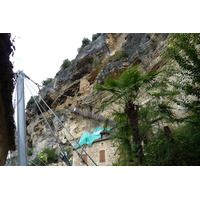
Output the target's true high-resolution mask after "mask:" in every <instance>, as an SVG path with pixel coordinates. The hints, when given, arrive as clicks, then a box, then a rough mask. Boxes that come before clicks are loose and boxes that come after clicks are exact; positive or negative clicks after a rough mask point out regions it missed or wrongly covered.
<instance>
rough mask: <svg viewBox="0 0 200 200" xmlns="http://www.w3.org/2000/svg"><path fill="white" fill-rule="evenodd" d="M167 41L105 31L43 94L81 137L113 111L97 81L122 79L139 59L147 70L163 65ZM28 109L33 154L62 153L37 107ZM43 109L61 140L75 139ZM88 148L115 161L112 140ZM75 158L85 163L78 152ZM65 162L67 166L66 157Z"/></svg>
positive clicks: (108, 162) (76, 162) (164, 36)
mask: <svg viewBox="0 0 200 200" xmlns="http://www.w3.org/2000/svg"><path fill="white" fill-rule="evenodd" d="M166 42H167V34H153V33H140V34H139V33H138V34H136V33H115V34H111V33H110V34H109V33H107V34H101V36H100V37H99V38H98V39H97V40H95V41H94V42H92V43H91V44H90V45H88V46H86V47H85V48H83V49H82V50H81V51H80V52H79V53H78V55H77V57H76V58H75V59H74V60H73V62H72V64H71V65H70V66H69V67H68V68H67V69H65V70H62V71H60V72H59V73H57V75H56V76H55V78H54V80H53V81H52V82H51V83H49V84H48V85H47V86H46V87H44V88H43V89H42V90H41V92H40V95H41V96H42V98H44V100H45V101H46V102H47V104H48V105H49V106H50V107H51V108H52V109H53V110H54V112H55V113H56V114H57V116H58V117H59V118H60V120H61V121H62V122H63V124H65V125H66V127H68V129H69V131H70V132H71V133H72V134H73V136H74V137H75V138H77V139H79V138H80V136H81V135H82V133H84V132H90V133H91V132H93V130H94V128H95V127H97V126H99V127H103V125H104V121H105V119H106V118H108V117H109V114H110V111H109V109H107V110H106V111H104V112H101V111H100V110H99V108H98V106H99V105H100V103H101V102H102V100H103V99H105V98H106V97H107V94H106V93H105V92H98V91H96V90H94V89H93V87H94V85H95V84H97V83H98V84H103V83H104V81H105V78H107V77H114V78H117V77H118V76H119V75H120V74H121V73H122V72H123V71H124V70H125V69H126V68H127V67H129V66H133V65H136V64H140V65H141V66H142V68H143V70H144V71H146V72H148V71H151V70H156V69H158V68H161V67H163V66H164V65H165V61H164V60H163V58H162V53H163V51H164V46H165V45H166ZM40 102H41V103H42V101H41V100H40ZM26 114H27V134H28V146H29V147H30V148H32V150H33V155H32V156H31V157H30V159H33V158H34V157H35V156H36V155H37V154H38V153H40V152H41V151H42V150H43V149H44V148H47V147H48V148H54V149H56V151H57V152H58V153H59V151H60V150H59V146H58V144H57V143H56V141H55V139H54V138H53V137H52V136H51V132H50V130H49V129H48V126H47V125H46V124H45V122H44V120H43V118H42V117H41V115H40V114H39V111H38V109H37V108H36V106H35V107H33V108H31V109H28V110H27V113H26ZM44 114H45V116H46V117H47V118H48V119H49V120H50V122H51V125H52V128H53V129H54V130H57V131H56V133H55V134H56V136H57V137H58V138H59V140H60V142H61V143H62V144H63V145H66V146H67V140H69V141H72V138H71V137H70V136H69V134H68V133H67V131H66V130H65V129H64V128H62V127H61V126H60V125H59V123H58V121H57V120H56V118H55V117H54V116H53V115H52V114H51V113H50V112H49V111H48V112H44ZM51 119H52V120H51ZM66 138H67V139H66ZM72 143H73V141H72ZM73 144H75V143H73ZM104 147H105V148H104ZM86 149H87V151H88V152H90V153H91V155H92V156H93V157H94V160H96V162H97V163H98V164H100V165H112V163H113V162H114V160H115V159H114V158H115V156H114V150H115V149H114V148H113V147H112V145H111V143H110V141H109V140H106V141H105V140H100V141H99V143H95V144H94V145H93V146H91V147H86ZM103 150H105V151H106V153H105V155H106V160H105V161H104V162H103V163H102V162H101V163H100V162H99V152H100V151H103ZM79 151H80V152H81V150H79ZM73 163H74V165H82V164H81V163H80V160H79V158H78V156H77V155H76V154H75V153H74V156H73ZM60 165H63V164H62V162H61V163H60Z"/></svg>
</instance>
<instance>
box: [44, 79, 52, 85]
mask: <svg viewBox="0 0 200 200" xmlns="http://www.w3.org/2000/svg"><path fill="white" fill-rule="evenodd" d="M52 81H53V79H52V78H47V79H46V80H44V81H43V82H42V85H43V86H47V85H48V84H49V83H51V82H52Z"/></svg>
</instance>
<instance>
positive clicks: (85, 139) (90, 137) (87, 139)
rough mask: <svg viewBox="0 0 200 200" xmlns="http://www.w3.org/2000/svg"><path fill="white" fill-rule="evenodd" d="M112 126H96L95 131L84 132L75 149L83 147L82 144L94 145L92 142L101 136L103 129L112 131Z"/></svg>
mask: <svg viewBox="0 0 200 200" xmlns="http://www.w3.org/2000/svg"><path fill="white" fill-rule="evenodd" d="M111 129H112V128H106V129H104V128H101V127H96V128H95V129H94V131H93V132H92V133H87V132H85V133H83V134H82V136H81V138H80V140H79V145H77V146H75V147H74V149H78V148H79V147H81V146H82V145H84V144H87V145H88V146H92V143H93V142H94V141H95V140H97V139H99V138H101V134H100V133H101V132H102V131H103V130H107V131H110V130H111Z"/></svg>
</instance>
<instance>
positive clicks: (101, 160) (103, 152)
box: [99, 150, 106, 162]
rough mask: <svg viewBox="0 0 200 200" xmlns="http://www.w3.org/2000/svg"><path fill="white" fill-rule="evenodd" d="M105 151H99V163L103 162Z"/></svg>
mask: <svg viewBox="0 0 200 200" xmlns="http://www.w3.org/2000/svg"><path fill="white" fill-rule="evenodd" d="M105 161H106V159H105V150H101V151H99V162H105Z"/></svg>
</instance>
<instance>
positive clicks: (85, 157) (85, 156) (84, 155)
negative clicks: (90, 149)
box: [82, 154, 87, 163]
mask: <svg viewBox="0 0 200 200" xmlns="http://www.w3.org/2000/svg"><path fill="white" fill-rule="evenodd" d="M82 157H83V160H84V161H85V162H86V163H87V155H86V154H83V155H82Z"/></svg>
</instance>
